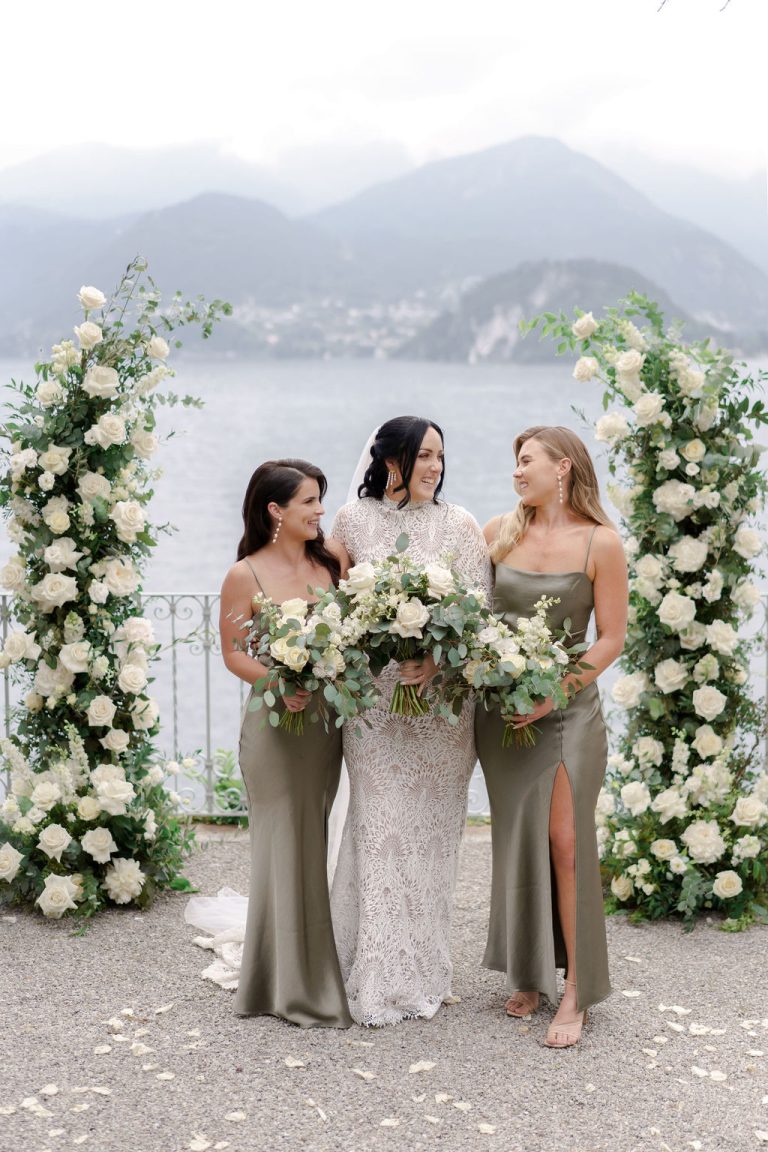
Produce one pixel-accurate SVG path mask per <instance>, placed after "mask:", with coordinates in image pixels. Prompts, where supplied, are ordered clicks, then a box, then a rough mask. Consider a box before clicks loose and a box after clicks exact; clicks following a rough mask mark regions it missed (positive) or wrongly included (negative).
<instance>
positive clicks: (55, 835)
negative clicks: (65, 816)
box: [37, 824, 72, 862]
mask: <svg viewBox="0 0 768 1152" xmlns="http://www.w3.org/2000/svg"><path fill="white" fill-rule="evenodd" d="M71 843H72V837H71V836H70V834H69V832H67V830H66V828H62V826H61V824H49V825H48V826H47V827H46V828H43V830H42V832H41V833H40V835H39V836H38V838H37V846H38V848H39V849H40V851H41V852H45V854H46V856H48V857H49V858H50V859H51V860H58V861H59V862H60V861H61V856H62V853H63V852H64V851H65V850H66V848H68V847H69V845H70V844H71Z"/></svg>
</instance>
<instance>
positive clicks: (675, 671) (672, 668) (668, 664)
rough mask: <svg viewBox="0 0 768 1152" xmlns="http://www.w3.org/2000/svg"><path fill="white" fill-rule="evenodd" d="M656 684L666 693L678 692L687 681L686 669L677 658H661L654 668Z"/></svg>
mask: <svg viewBox="0 0 768 1152" xmlns="http://www.w3.org/2000/svg"><path fill="white" fill-rule="evenodd" d="M653 678H654V680H655V681H656V686H657V687H658V688H659V689H660V690H661V691H662V692H664V693H665V695H666V694H668V693H670V692H679V691H680V689H681V688H683V687H685V685H686V683H687V682H688V669H687V668H686V667H685V664H681V663H679V661H677V660H662V661H661V663H660V664H657V665H656V668H655V669H654V673H653Z"/></svg>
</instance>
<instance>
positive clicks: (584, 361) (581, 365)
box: [573, 356, 599, 384]
mask: <svg viewBox="0 0 768 1152" xmlns="http://www.w3.org/2000/svg"><path fill="white" fill-rule="evenodd" d="M598 367H599V365H598V363H597V360H595V358H594V356H580V357H579V359H578V360H577V361H576V364H575V366H574V369H573V378H574V380H578V382H579V384H586V383H587V381H588V380H591V379H592V377H593V376H595V375H596V374H597V371H598Z"/></svg>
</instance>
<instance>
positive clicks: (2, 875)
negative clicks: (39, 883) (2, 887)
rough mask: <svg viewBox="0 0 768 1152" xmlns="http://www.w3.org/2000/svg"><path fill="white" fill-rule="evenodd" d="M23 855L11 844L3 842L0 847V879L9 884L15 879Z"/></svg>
mask: <svg viewBox="0 0 768 1152" xmlns="http://www.w3.org/2000/svg"><path fill="white" fill-rule="evenodd" d="M23 859H24V856H23V855H22V853H21V852H19V851H17V849H16V848H14V846H13V844H3V846H2V848H0V880H5V881H6V883H8V884H10V883H11V881H13V880H15V879H16V877H17V875H18V872H19V869H20V868H21V862H22V860H23Z"/></svg>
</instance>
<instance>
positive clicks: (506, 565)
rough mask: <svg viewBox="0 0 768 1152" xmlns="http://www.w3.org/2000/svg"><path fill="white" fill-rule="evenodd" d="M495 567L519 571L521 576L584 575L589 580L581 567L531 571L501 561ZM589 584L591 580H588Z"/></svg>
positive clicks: (587, 574)
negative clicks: (566, 569) (579, 570)
mask: <svg viewBox="0 0 768 1152" xmlns="http://www.w3.org/2000/svg"><path fill="white" fill-rule="evenodd" d="M496 567H497V568H508V569H509V571H510V572H520V573H521V574H522V575H523V576H586V578H587V580H589V573H588V572H585V571H584V570H583V569H582V571H581V572H532V571H531V569H530V568H515V567H514V565H512V564H504V563H502V562H501V561H500V562H499V563H498V564H497V565H496ZM589 582H590V584H591V583H592V580H589Z"/></svg>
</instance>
